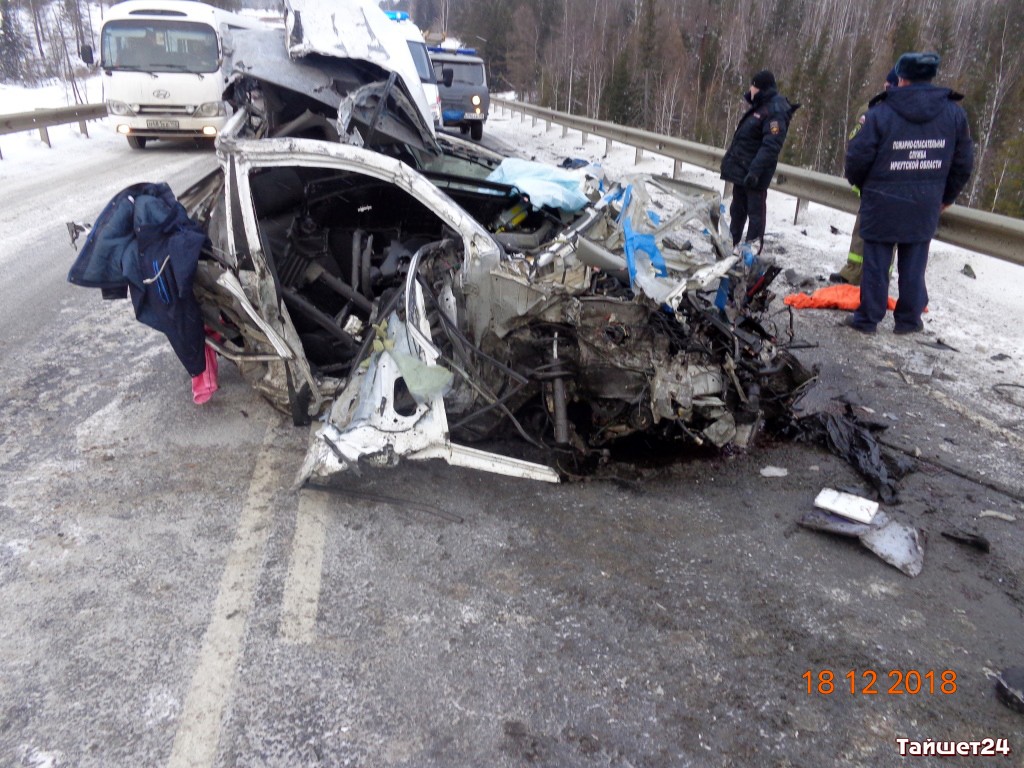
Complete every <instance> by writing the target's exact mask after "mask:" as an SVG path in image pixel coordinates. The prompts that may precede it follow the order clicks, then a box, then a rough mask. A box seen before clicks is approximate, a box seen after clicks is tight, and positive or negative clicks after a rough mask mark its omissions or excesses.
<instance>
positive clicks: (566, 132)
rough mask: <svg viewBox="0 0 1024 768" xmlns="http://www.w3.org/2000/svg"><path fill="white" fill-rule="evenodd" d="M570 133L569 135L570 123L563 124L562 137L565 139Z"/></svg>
mask: <svg viewBox="0 0 1024 768" xmlns="http://www.w3.org/2000/svg"><path fill="white" fill-rule="evenodd" d="M568 135H569V126H568V125H563V126H562V138H563V139H564V138H565V137H566V136H568Z"/></svg>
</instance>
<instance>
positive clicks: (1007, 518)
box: [978, 509, 1017, 523]
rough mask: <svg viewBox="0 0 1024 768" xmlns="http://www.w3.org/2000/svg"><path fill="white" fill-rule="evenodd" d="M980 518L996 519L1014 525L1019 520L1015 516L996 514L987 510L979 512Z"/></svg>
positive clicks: (1002, 513) (991, 510)
mask: <svg viewBox="0 0 1024 768" xmlns="http://www.w3.org/2000/svg"><path fill="white" fill-rule="evenodd" d="M978 517H994V518H995V519H996V520H1005V521H1006V522H1008V523H1013V522H1016V520H1017V518H1016V517H1015V516H1014V515H1010V514H1007V513H1006V512H996V510H994V509H986V510H984V511H982V512H979V513H978Z"/></svg>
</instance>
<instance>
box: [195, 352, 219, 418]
mask: <svg viewBox="0 0 1024 768" xmlns="http://www.w3.org/2000/svg"><path fill="white" fill-rule="evenodd" d="M216 391H217V353H216V352H215V351H214V350H213V347H211V346H209V345H207V347H206V370H205V371H203V372H202V373H200V374H199V375H198V376H193V377H192V402H194V403H195V404H196V405H202V404H203V403H205V402H206V401H207V400H209V399H210V398H211V397H213V393H214V392H216Z"/></svg>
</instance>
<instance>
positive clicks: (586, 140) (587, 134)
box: [580, 131, 590, 144]
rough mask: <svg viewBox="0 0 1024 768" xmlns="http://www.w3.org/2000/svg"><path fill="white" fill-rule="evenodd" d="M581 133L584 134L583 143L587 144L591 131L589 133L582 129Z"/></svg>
mask: <svg viewBox="0 0 1024 768" xmlns="http://www.w3.org/2000/svg"><path fill="white" fill-rule="evenodd" d="M580 134H582V136H583V143H584V144H586V143H587V142H588V141H590V134H589V133H587V132H586V131H580Z"/></svg>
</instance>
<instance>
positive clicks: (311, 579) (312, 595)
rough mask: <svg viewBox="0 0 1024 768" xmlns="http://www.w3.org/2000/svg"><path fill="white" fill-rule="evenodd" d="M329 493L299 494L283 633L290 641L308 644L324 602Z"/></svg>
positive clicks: (284, 607)
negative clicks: (323, 570) (324, 567)
mask: <svg viewBox="0 0 1024 768" xmlns="http://www.w3.org/2000/svg"><path fill="white" fill-rule="evenodd" d="M327 498H328V496H327V494H326V493H322V492H317V491H311V490H308V489H307V490H304V491H302V492H301V493H300V495H299V511H298V514H297V517H296V520H295V538H294V539H293V540H292V555H291V562H290V563H289V564H288V577H287V579H286V580H285V583H284V596H283V598H282V605H281V623H280V627H279V630H278V631H279V634H280V636H281V639H282V640H283V641H284V642H287V643H301V644H308V643H311V642H312V641H313V628H314V626H315V624H316V614H317V611H318V609H319V605H320V579H321V576H322V569H323V561H324V546H325V543H326V540H327Z"/></svg>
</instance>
